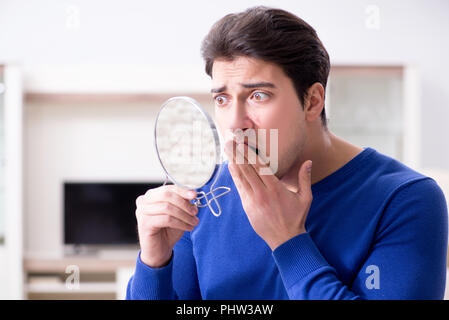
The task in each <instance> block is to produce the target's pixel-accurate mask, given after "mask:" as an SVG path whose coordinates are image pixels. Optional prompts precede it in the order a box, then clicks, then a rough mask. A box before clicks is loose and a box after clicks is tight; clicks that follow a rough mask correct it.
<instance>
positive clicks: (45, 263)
mask: <svg viewBox="0 0 449 320" xmlns="http://www.w3.org/2000/svg"><path fill="white" fill-rule="evenodd" d="M68 266H76V267H77V269H78V271H79V274H78V280H79V282H78V281H76V282H75V281H73V278H71V276H72V275H73V269H71V271H68V269H67V267H68ZM134 266H135V259H131V258H126V259H125V258H123V259H104V258H99V257H96V256H92V257H77V256H73V257H64V258H26V259H25V260H24V270H25V276H26V284H25V287H24V289H25V298H26V299H31V300H39V299H56V300H60V299H70V300H77V299H81V300H86V299H107V300H112V299H124V298H125V295H126V285H127V283H128V280H129V278H130V277H131V275H132V274H133V272H134Z"/></svg>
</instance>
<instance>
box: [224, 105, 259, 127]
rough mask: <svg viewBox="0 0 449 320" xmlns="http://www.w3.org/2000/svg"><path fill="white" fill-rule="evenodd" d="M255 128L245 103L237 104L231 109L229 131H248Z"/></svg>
mask: <svg viewBox="0 0 449 320" xmlns="http://www.w3.org/2000/svg"><path fill="white" fill-rule="evenodd" d="M250 128H254V123H253V121H252V120H251V117H250V115H249V114H248V112H247V110H246V107H245V105H244V103H240V102H236V103H234V105H233V106H232V108H231V115H230V123H229V129H231V130H237V129H240V130H243V131H244V130H246V129H250Z"/></svg>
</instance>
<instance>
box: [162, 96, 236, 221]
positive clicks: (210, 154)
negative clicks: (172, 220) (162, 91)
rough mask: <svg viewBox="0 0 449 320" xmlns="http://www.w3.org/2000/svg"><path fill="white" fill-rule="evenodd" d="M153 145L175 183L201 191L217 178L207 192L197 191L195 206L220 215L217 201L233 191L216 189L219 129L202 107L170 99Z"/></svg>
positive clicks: (219, 163) (185, 99)
mask: <svg viewBox="0 0 449 320" xmlns="http://www.w3.org/2000/svg"><path fill="white" fill-rule="evenodd" d="M154 142H155V147H156V153H157V155H158V158H159V162H160V163H161V166H162V169H163V170H164V172H165V174H166V176H167V178H168V179H170V180H171V182H173V183H174V184H176V185H178V186H180V187H183V188H186V189H199V188H202V187H204V186H205V185H206V184H207V183H209V182H210V181H212V179H214V180H213V182H212V184H210V188H209V190H208V192H207V193H206V192H205V191H199V192H198V195H197V197H196V199H195V200H194V204H195V205H196V206H197V207H206V206H207V207H209V209H210V210H211V212H212V214H213V215H214V216H216V217H218V216H220V215H221V207H220V205H219V203H218V201H217V198H219V197H221V196H223V195H225V194H226V193H228V192H229V191H230V188H228V187H215V183H216V182H217V179H218V177H219V174H220V171H221V167H222V162H223V155H222V148H221V143H220V137H219V135H218V132H217V129H216V126H215V124H214V122H213V120H212V118H211V117H210V116H209V115H208V113H207V112H206V111H205V110H204V109H203V108H202V107H201V105H200V104H199V103H198V102H197V101H195V100H194V99H192V98H190V97H173V98H170V99H168V100H167V101H166V102H165V103H164V104H163V105H162V107H161V109H160V110H159V113H158V115H157V117H156V123H155V126H154ZM206 191H207V190H206Z"/></svg>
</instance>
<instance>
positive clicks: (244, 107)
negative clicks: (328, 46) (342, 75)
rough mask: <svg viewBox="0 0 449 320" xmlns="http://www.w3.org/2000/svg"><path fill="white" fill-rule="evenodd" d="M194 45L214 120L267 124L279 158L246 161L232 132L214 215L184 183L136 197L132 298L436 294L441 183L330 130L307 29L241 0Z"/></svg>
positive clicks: (443, 241)
mask: <svg viewBox="0 0 449 320" xmlns="http://www.w3.org/2000/svg"><path fill="white" fill-rule="evenodd" d="M202 53H203V56H204V58H205V61H206V72H207V73H208V74H209V75H210V76H211V78H212V90H211V91H212V93H213V97H214V101H215V112H216V120H217V123H218V126H219V128H220V129H221V130H228V129H230V130H241V131H243V132H245V131H248V130H257V129H267V130H273V129H274V130H277V132H278V141H277V151H278V161H277V163H276V166H275V169H273V166H272V165H271V162H272V161H271V160H272V159H270V163H266V161H265V160H266V159H263V158H258V161H257V162H256V163H253V162H250V161H249V160H248V159H249V158H250V155H252V156H254V152H255V151H254V149H252V148H249V149H248V145H252V143H251V142H250V141H248V140H244V141H243V143H242V141H240V143H236V141H231V142H228V143H227V145H226V152H227V154H228V158H229V162H228V163H227V166H226V168H227V169H228V170H224V172H223V173H222V175H221V176H220V178H219V180H218V182H217V185H222V186H229V187H231V190H232V191H231V193H229V194H227V195H226V196H223V197H221V198H220V199H219V200H220V205H221V207H222V208H223V213H222V215H221V216H220V217H219V218H217V217H215V216H213V215H212V214H211V213H210V211H209V209H208V208H201V209H200V210H198V208H196V207H195V206H193V205H192V204H191V202H190V201H191V200H192V199H194V197H195V195H196V192H195V191H192V190H183V189H181V188H179V187H176V186H164V187H160V188H157V189H153V190H150V191H148V192H147V193H146V194H145V195H142V196H140V197H139V198H138V199H137V201H136V204H137V209H136V216H137V221H138V231H139V240H140V246H141V251H140V254H139V257H138V259H137V264H136V270H135V273H134V275H133V277H132V278H131V279H130V281H129V284H128V290H127V297H128V299H178V298H179V299H441V298H443V295H444V287H445V275H446V273H445V272H446V248H447V208H446V203H445V199H444V195H443V194H442V192H441V190H440V188H439V187H438V186H437V184H436V183H435V182H434V181H433V180H432V179H430V178H428V177H425V176H423V175H421V174H419V173H417V172H415V171H413V170H411V169H410V168H408V167H406V166H404V165H402V164H401V163H399V162H397V161H396V160H393V159H391V158H389V157H387V156H384V155H382V154H380V153H379V152H377V151H376V150H374V149H371V148H364V149H362V148H360V147H357V146H354V145H352V144H350V143H348V142H346V141H344V140H343V139H340V138H338V137H337V136H335V135H334V134H332V133H331V132H330V131H329V130H328V128H327V124H326V116H325V111H324V110H325V109H324V100H325V87H326V82H327V77H328V74H329V68H330V63H329V57H328V54H327V52H326V50H325V48H324V46H323V45H322V43H321V41H320V40H319V39H318V37H317V35H316V32H315V31H314V29H313V28H312V27H311V26H309V25H308V24H307V23H306V22H304V21H303V20H301V19H300V18H298V17H296V16H294V15H292V14H290V13H288V12H285V11H282V10H276V9H270V8H265V7H256V8H251V9H248V10H246V11H245V12H242V13H237V14H230V15H227V16H225V17H224V18H222V19H221V20H220V21H218V22H217V23H216V24H215V25H214V27H213V28H212V30H211V31H210V33H209V34H208V35H207V37H206V38H205V40H204V43H203V48H202ZM350 116H351V115H348V117H350ZM269 143H274V142H273V141H269ZM252 147H255V146H254V145H252ZM256 147H257V146H256ZM234 150H236V151H235V152H234ZM256 150H257V153H258V154H259V156H261V157H262V155H263V154H264V153H265V152H268V151H269V150H270V148H269V147H267V146H265V148H264V150H261V149H260V150H259V149H256ZM237 155H240V156H244V157H245V159H246V161H245V162H244V163H241V162H238V161H236V157H237ZM261 169H270V170H272V173H273V174H271V175H270V174H261ZM207 187H208V186H206V187H205V188H207Z"/></svg>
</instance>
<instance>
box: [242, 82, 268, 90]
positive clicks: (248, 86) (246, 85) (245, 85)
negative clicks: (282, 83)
mask: <svg viewBox="0 0 449 320" xmlns="http://www.w3.org/2000/svg"><path fill="white" fill-rule="evenodd" d="M240 85H241V86H242V87H243V88H246V89H254V88H276V86H275V85H274V84H273V83H271V82H256V83H241V84H240Z"/></svg>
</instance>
